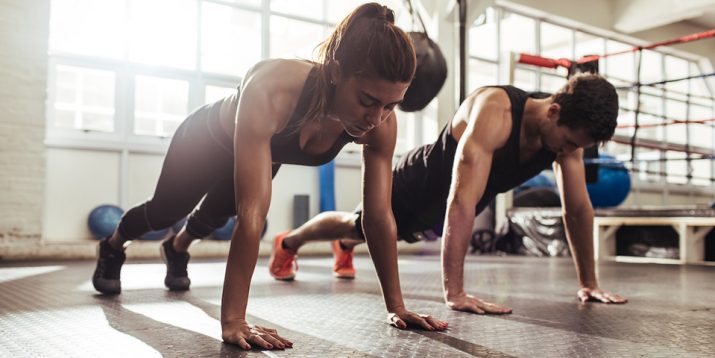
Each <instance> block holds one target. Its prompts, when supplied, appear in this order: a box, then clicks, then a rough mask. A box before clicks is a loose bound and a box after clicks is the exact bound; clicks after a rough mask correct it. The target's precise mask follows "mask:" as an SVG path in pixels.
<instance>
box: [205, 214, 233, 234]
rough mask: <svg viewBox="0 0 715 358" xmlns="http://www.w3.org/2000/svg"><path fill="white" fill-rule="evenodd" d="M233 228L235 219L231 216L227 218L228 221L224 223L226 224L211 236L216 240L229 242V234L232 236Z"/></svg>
mask: <svg viewBox="0 0 715 358" xmlns="http://www.w3.org/2000/svg"><path fill="white" fill-rule="evenodd" d="M234 226H236V217H235V216H231V217H230V218H228V221H226V224H225V225H224V226H221V227H220V228H218V229H216V230H214V232H213V233H212V234H211V236H213V238H214V239H216V240H231V234H233V227H234Z"/></svg>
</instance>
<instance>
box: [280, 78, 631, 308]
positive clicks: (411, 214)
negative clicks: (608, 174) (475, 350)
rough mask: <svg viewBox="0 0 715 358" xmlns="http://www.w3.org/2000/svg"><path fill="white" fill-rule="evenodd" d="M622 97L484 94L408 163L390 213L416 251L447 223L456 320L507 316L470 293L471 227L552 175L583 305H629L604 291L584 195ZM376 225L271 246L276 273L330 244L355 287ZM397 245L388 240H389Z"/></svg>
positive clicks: (579, 81)
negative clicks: (549, 171) (591, 164)
mask: <svg viewBox="0 0 715 358" xmlns="http://www.w3.org/2000/svg"><path fill="white" fill-rule="evenodd" d="M617 116H618V95H617V94H616V90H615V88H614V87H613V85H611V84H610V83H609V82H608V81H606V80H605V79H604V78H603V77H601V76H598V75H577V76H574V77H572V78H571V79H570V80H569V81H568V83H567V84H566V85H565V86H564V87H563V88H561V89H560V90H559V91H558V92H557V93H555V94H553V95H551V96H548V95H543V94H542V95H539V94H529V93H527V92H524V91H522V90H520V89H518V88H515V87H512V86H494V87H483V88H480V89H478V90H477V91H475V92H474V93H472V94H471V95H470V96H469V97H468V98H467V99H466V100H465V101H464V103H462V105H461V106H460V108H459V109H458V110H457V113H456V114H455V116H454V118H453V119H452V120H451V121H450V122H449V123H448V124H447V125H446V126H445V128H444V129H443V130H442V132H441V133H440V136H439V138H438V139H437V141H436V142H434V143H432V144H428V145H424V146H422V147H419V148H415V149H413V150H412V151H410V152H408V153H407V154H405V156H404V157H402V159H401V160H400V162H399V163H398V164H397V165H396V166H395V168H394V169H393V183H392V193H391V197H392V210H393V213H394V217H395V220H396V223H397V235H398V236H399V239H401V240H405V241H407V242H415V241H417V240H418V237H419V236H420V235H424V233H425V232H426V231H428V230H431V229H433V228H435V227H437V226H438V225H440V224H442V223H444V235H443V238H442V278H443V288H444V298H445V301H446V304H447V305H448V306H449V307H450V308H452V309H454V310H459V311H470V312H475V313H485V312H486V313H510V312H511V309H509V308H506V307H502V306H499V305H496V304H493V303H489V302H486V301H483V300H481V299H479V298H476V297H474V296H471V295H469V294H467V293H466V292H465V290H464V278H463V276H464V258H465V255H466V253H467V249H468V246H469V242H470V237H471V233H472V225H473V222H474V217H475V216H476V215H477V214H479V213H480V212H481V211H482V210H483V209H484V208H485V207H486V206H487V205H488V204H489V202H491V201H492V199H494V197H495V196H496V195H497V194H498V193H503V192H506V191H508V190H511V189H512V188H514V187H516V186H518V185H519V184H521V183H523V182H524V181H526V180H528V179H529V178H531V177H533V176H534V175H536V174H538V173H539V172H541V171H542V170H544V169H546V168H548V167H549V166H552V165H553V168H554V172H555V174H556V177H557V183H558V186H559V190H560V193H561V200H562V203H563V216H564V223H565V226H566V234H567V235H566V236H567V238H568V242H569V246H570V248H571V252H572V255H573V260H574V264H575V266H576V273H577V275H578V279H579V282H580V286H581V287H580V289H579V290H578V293H577V296H578V298H579V299H580V300H581V301H587V300H598V301H601V302H612V303H624V302H626V299H624V298H622V297H620V296H618V295H615V294H612V293H609V292H606V291H603V290H601V288H600V287H599V285H598V280H597V278H596V272H595V263H594V258H593V250H594V249H593V216H594V212H593V208H592V206H591V201H590V199H589V197H588V193H587V191H586V180H585V170H584V163H583V148H586V147H589V146H592V145H594V144H597V143H602V142H604V141H607V140H609V139H610V138H611V137H612V136H613V133H614V131H615V128H616V118H617ZM365 230H370V223H368V222H366V221H365V220H364V209H363V207H362V205H360V206H358V208H357V209H356V210H355V211H354V212H352V213H347V212H324V213H321V214H319V215H317V216H316V217H314V218H313V219H311V220H310V221H308V222H307V223H305V224H304V225H303V226H301V227H300V228H297V229H295V230H293V231H290V232H286V233H282V234H279V235H278V236H277V237H276V238H275V241H274V245H273V248H274V251H273V255H272V256H271V261H270V266H269V269H270V273H271V275H272V276H273V277H274V278H276V279H279V280H291V279H293V277H294V276H295V269H294V262H295V260H296V256H297V253H298V249H299V248H300V247H301V246H302V245H304V244H305V243H307V242H310V241H318V240H332V243H331V244H332V248H333V252H334V254H335V266H334V268H333V271H334V274H335V276H337V277H340V278H353V277H354V276H355V270H354V268H353V266H352V256H353V247H354V246H355V245H358V244H360V243H362V242H364V236H365V235H364V232H365ZM385 239H390V238H385Z"/></svg>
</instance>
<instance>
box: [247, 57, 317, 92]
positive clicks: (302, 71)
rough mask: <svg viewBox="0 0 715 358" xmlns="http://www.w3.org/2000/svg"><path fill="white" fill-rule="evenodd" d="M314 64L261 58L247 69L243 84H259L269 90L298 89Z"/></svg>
mask: <svg viewBox="0 0 715 358" xmlns="http://www.w3.org/2000/svg"><path fill="white" fill-rule="evenodd" d="M314 66H315V65H314V64H313V63H310V62H307V61H300V60H289V59H267V60H263V61H260V62H258V63H256V64H255V65H254V66H253V67H251V69H250V70H248V72H247V73H246V76H245V78H244V86H245V85H249V84H253V85H258V84H260V85H261V87H262V88H264V89H271V90H281V89H282V90H286V89H295V88H298V89H300V88H302V87H303V83H304V82H305V79H306V78H307V77H308V74H309V73H310V70H311V69H312V68H313V67H314Z"/></svg>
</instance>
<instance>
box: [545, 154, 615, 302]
mask: <svg viewBox="0 0 715 358" xmlns="http://www.w3.org/2000/svg"><path fill="white" fill-rule="evenodd" d="M554 174H555V175H556V182H557V184H558V187H559V191H560V193H561V202H562V205H563V218H564V227H565V229H566V239H567V240H568V242H569V247H570V249H571V255H572V256H573V261H574V265H575V266H576V275H577V277H578V280H579V284H580V286H581V290H579V292H578V296H579V298H580V299H581V300H582V301H586V300H588V299H597V300H600V301H603V302H614V303H625V302H626V299H624V298H622V297H620V296H618V295H614V294H610V293H608V292H604V291H601V290H600V289H599V287H598V279H597V277H596V265H595V261H594V253H593V251H594V248H593V216H594V211H593V206H592V205H591V200H590V199H589V197H588V191H587V190H586V174H585V169H584V164H583V149H578V150H576V151H574V152H571V153H568V154H562V155H560V156H559V157H558V158H557V160H556V162H555V163H554Z"/></svg>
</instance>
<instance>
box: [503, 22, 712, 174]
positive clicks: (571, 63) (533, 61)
mask: <svg viewBox="0 0 715 358" xmlns="http://www.w3.org/2000/svg"><path fill="white" fill-rule="evenodd" d="M713 37H715V29H712V30H708V31H704V32H700V33H695V34H691V35H686V36H682V37H678V38H674V39H670V40H665V41H659V42H654V43H651V44H648V45H645V46H633V47H631V48H629V49H626V50H621V51H617V52H612V53H607V54H603V55H589V56H584V57H582V58H580V59H577V60H570V59H567V58H559V59H551V58H546V57H541V56H536V55H530V54H525V53H522V54H516V56H514V57H513V58H512V66H511V68H510V70H511V72H512V73H513V72H514V68H515V63H519V64H524V65H531V66H536V67H544V68H551V69H557V68H559V67H562V68H566V69H567V70H568V71H569V75H571V74H573V73H574V72H576V71H577V70H579V69H581V68H580V65H585V64H589V63H593V62H596V61H599V60H600V59H605V58H608V57H611V56H616V55H620V54H626V53H636V63H635V65H636V71H635V81H634V82H633V83H632V84H630V85H627V86H619V87H617V88H616V89H617V90H630V91H634V92H635V96H636V107H635V108H633V109H630V108H624V107H622V108H621V110H626V111H630V112H633V123H632V124H621V125H618V128H619V129H625V128H631V129H633V133H632V135H630V136H623V135H616V136H614V138H613V139H612V141H613V142H614V143H618V144H624V145H630V147H631V153H630V160H629V163H628V164H630V165H629V167H630V168H627V170H629V171H631V172H634V173H645V174H648V175H659V176H662V177H684V178H686V179H687V182H688V183H690V182H691V181H692V180H703V181H708V182H710V183H711V184H712V183H715V177H713V176H712V175H711V176H710V177H703V176H693V165H692V161H694V160H712V159H715V155H714V154H715V153H714V152H713V151H712V150H707V149H705V148H697V147H693V146H691V144H690V134H691V128H690V126H691V124H693V125H694V124H699V125H702V126H704V127H707V128H708V129H711V130H712V129H713V128H715V124H713V123H711V122H715V118H703V119H689V118H690V116H691V102H692V99H693V98H701V99H706V100H711V101H714V100H715V97H714V96H712V95H711V96H697V95H693V94H692V93H690V91H688V92H686V93H679V94H682V95H684V96H685V99H684V101H683V102H684V103H685V111H686V113H685V118H686V119H675V118H669V117H667V116H665V115H659V114H655V113H649V112H646V111H643V110H642V108H641V102H642V101H641V94H642V91H641V90H642V87H653V88H658V89H660V90H663V91H666V89H665V88H664V85H666V84H668V83H674V82H680V81H689V80H693V79H701V78H702V79H704V78H708V77H712V76H715V72H711V73H703V74H699V75H690V76H685V77H679V78H671V79H666V80H661V81H653V82H648V83H643V82H641V72H642V71H641V69H642V58H643V50H652V49H655V48H657V47H661V46H668V45H675V44H682V43H687V42H692V41H698V40H702V39H708V38H713ZM596 63H597V62H596ZM642 115H647V116H650V117H655V118H660V119H662V120H663V121H662V122H659V123H646V124H641V123H640V122H641V119H642V118H641V116H642ZM678 124H683V125H685V136H686V143H684V144H682V145H678V144H674V143H663V142H656V141H654V142H655V143H651V142H649V141H648V140H643V139H641V138H638V132H639V129H641V128H655V127H667V126H671V125H678ZM638 147H641V148H648V149H655V150H658V151H661V152H667V151H679V152H683V153H685V157H678V158H672V157H671V158H669V157H661V158H655V159H642V158H641V159H639V158H638V155H637V148H638ZM661 155H662V154H661ZM693 155H699V157H694V156H693ZM585 161H586V162H587V163H589V164H599V165H601V164H603V165H607V166H608V165H614V164H615V161H610V162H609V161H608V160H605V161H602V160H599V159H587V160H585ZM668 161H685V162H686V173H685V174H684V175H682V176H680V175H674V174H672V173H668V172H666V171H663V170H661V171H654V170H648V169H645V168H639V167H638V165H637V164H638V163H643V162H645V163H648V162H651V163H652V162H668ZM618 163H620V165H625V164H626V163H623V162H620V161H619V162H618ZM711 172H712V169H711Z"/></svg>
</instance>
